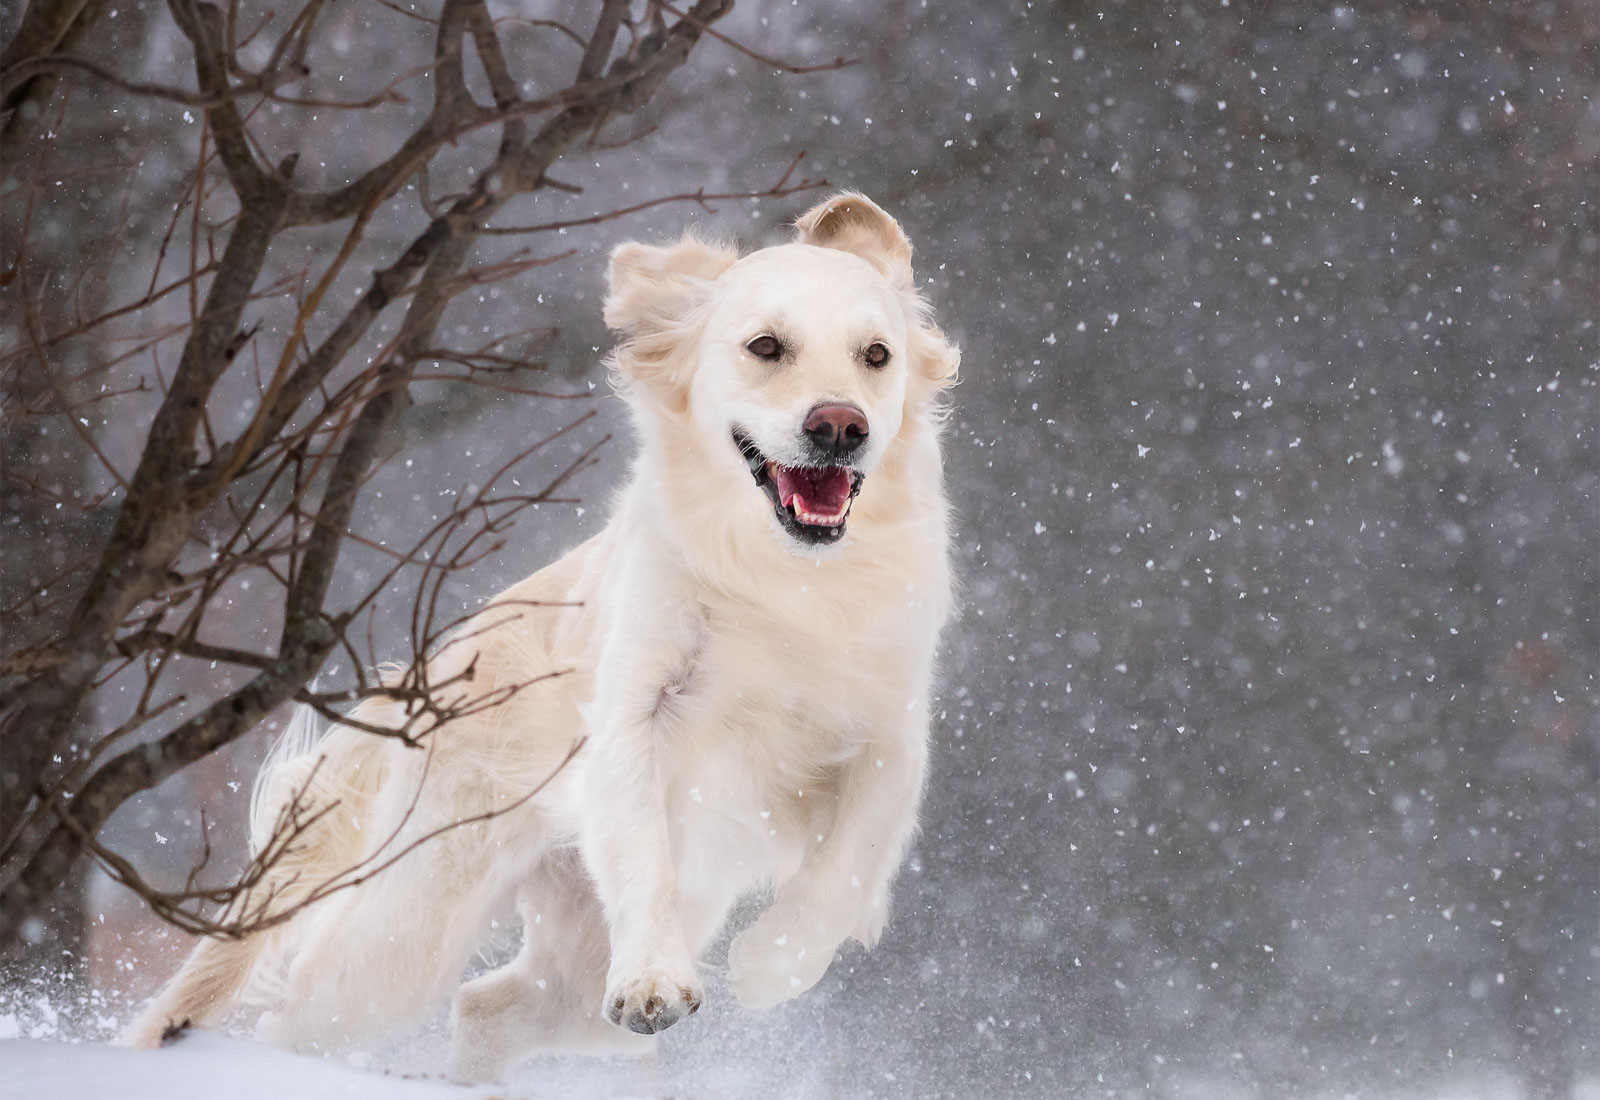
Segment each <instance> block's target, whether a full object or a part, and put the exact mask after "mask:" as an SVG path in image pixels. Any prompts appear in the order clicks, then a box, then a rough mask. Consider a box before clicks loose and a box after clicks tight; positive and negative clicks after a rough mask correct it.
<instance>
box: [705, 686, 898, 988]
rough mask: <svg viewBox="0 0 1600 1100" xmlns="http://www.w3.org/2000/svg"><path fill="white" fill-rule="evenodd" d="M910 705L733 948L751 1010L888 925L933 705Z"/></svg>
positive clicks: (809, 981) (866, 757)
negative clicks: (851, 941) (825, 829)
mask: <svg viewBox="0 0 1600 1100" xmlns="http://www.w3.org/2000/svg"><path fill="white" fill-rule="evenodd" d="M909 710H910V714H909V717H910V719H911V721H910V722H908V723H907V725H906V726H904V727H902V728H900V729H898V730H896V731H895V733H893V734H891V735H889V736H887V737H885V738H882V739H879V740H875V741H873V742H871V743H869V744H868V745H867V746H866V748H865V749H864V751H863V752H862V753H861V754H860V755H859V756H858V757H857V758H856V759H854V760H853V761H851V762H850V763H849V764H847V765H846V766H845V767H844V769H843V771H842V773H841V774H840V777H839V793H838V810H837V813H836V816H835V819H834V823H833V829H832V831H831V832H830V833H827V834H824V836H823V840H822V843H821V844H820V845H818V847H817V849H816V850H815V851H814V852H813V853H812V854H811V855H810V856H809V857H808V858H807V859H806V861H805V862H804V863H803V864H801V866H800V869H799V871H797V872H796V873H795V875H794V877H793V878H791V879H789V881H787V882H785V883H784V884H783V885H782V886H781V887H780V888H779V890H778V895H777V897H776V898H775V899H774V900H773V903H772V907H771V908H770V909H768V910H767V911H766V912H765V913H763V914H762V915H761V917H760V918H759V919H757V920H756V922H755V923H754V924H752V925H751V926H750V927H749V928H747V929H745V931H743V932H741V933H740V934H739V935H738V936H737V937H735V939H734V941H733V944H732V945H731V946H730V947H729V949H728V971H729V976H730V977H731V979H732V981H733V988H734V993H735V995H736V996H737V997H738V998H739V1003H740V1004H742V1005H744V1006H745V1007H747V1008H768V1007H771V1006H772V1005H775V1004H778V1003H779V1002H781V1001H786V1000H788V999H789V998H791V997H796V996H799V995H800V994H801V993H803V992H805V991H806V990H807V989H810V988H811V987H812V986H813V985H815V984H816V983H817V982H818V981H819V980H820V979H821V978H822V975H823V974H824V973H826V972H827V969H828V964H829V963H831V962H832V961H833V955H834V952H835V951H836V950H837V949H838V947H839V945H840V944H841V943H843V942H844V941H845V940H846V939H847V938H849V937H852V936H853V937H855V938H856V939H859V940H860V941H861V942H862V943H864V944H865V945H867V946H868V947H871V946H872V944H873V943H874V942H876V940H877V938H878V934H879V933H880V932H881V931H882V930H883V923H884V920H885V919H886V916H887V914H888V904H889V886H890V883H891V881H892V880H893V878H894V873H895V870H896V869H897V868H898V867H899V866H900V860H901V858H902V857H903V856H904V854H905V849H906V845H907V844H908V843H909V842H910V840H911V836H912V834H913V832H915V830H916V823H917V802H918V800H919V799H920V797H921V794H922V783H923V777H924V775H925V774H926V772H927V759H928V741H927V728H928V727H927V710H926V707H925V705H922V704H915V705H913V706H912V707H911V708H909Z"/></svg>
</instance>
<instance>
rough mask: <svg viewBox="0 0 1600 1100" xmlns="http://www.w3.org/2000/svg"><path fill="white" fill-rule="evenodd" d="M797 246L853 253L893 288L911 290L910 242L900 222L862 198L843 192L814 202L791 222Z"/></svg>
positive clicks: (867, 199) (861, 196)
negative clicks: (814, 203) (810, 245)
mask: <svg viewBox="0 0 1600 1100" xmlns="http://www.w3.org/2000/svg"><path fill="white" fill-rule="evenodd" d="M794 224H795V228H796V229H797V230H799V233H800V243H801V244H814V245H820V246H821V247H823V248H837V249H840V250H842V251H845V252H853V253H855V254H856V255H857V256H860V257H861V258H862V259H864V260H866V261H868V262H869V263H871V264H872V266H874V267H876V268H877V269H878V270H879V271H881V272H883V274H884V277H885V278H887V279H888V280H889V281H890V282H891V283H893V284H894V285H895V286H897V287H900V288H902V289H907V290H909V289H910V288H911V241H910V240H909V239H908V238H907V237H906V235H905V231H904V230H903V229H901V228H900V223H899V222H897V221H895V220H894V219H893V218H891V217H890V216H889V215H888V214H885V213H884V212H883V208H882V207H880V206H879V205H878V204H877V203H875V202H873V201H872V200H871V199H869V198H867V197H866V196H865V195H858V194H855V193H854V192H850V191H846V192H844V193H843V194H839V195H835V196H834V197H833V198H831V199H828V200H826V201H824V202H820V203H818V204H817V205H816V206H813V207H812V208H811V209H810V210H807V211H806V212H805V213H804V214H802V215H800V220H799V221H797V222H795V223H794Z"/></svg>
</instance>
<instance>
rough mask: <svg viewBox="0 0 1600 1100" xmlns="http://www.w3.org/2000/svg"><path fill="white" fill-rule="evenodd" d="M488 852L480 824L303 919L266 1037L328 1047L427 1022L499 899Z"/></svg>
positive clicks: (427, 846)
mask: <svg viewBox="0 0 1600 1100" xmlns="http://www.w3.org/2000/svg"><path fill="white" fill-rule="evenodd" d="M404 843H407V841H406V840H405V839H402V840H400V841H398V842H397V847H398V846H403V845H404ZM485 847H486V845H485V830H484V828H483V826H479V825H474V826H466V827H463V828H460V829H456V830H452V831H449V832H445V833H442V834H440V835H438V836H434V837H431V838H429V839H427V840H426V841H425V842H423V843H422V844H420V845H419V846H418V847H417V848H416V849H414V850H413V851H411V852H409V853H407V854H406V855H405V856H404V857H403V858H401V859H400V860H399V861H398V862H397V863H396V864H395V865H393V866H391V867H387V868H385V869H383V870H381V871H379V872H378V873H377V874H375V875H374V876H373V877H372V878H371V879H368V880H367V881H365V882H363V883H361V884H360V885H359V886H356V887H353V888H352V889H349V890H346V891H343V892H341V893H339V894H336V895H334V896H331V897H329V898H326V899H325V900H323V901H322V902H320V903H319V904H318V905H317V906H316V907H315V908H313V909H312V910H311V911H310V912H308V913H307V914H305V918H304V919H305V920H306V927H305V929H304V931H303V932H302V933H301V935H300V938H299V940H298V942H297V944H296V950H295V953H294V956H293V958H292V960H291V962H290V964H289V972H288V977H287V980H286V982H285V985H284V1003H283V1008H282V1010H281V1011H280V1012H278V1013H276V1014H274V1016H273V1017H272V1018H271V1019H270V1020H264V1027H263V1030H262V1036H261V1037H262V1038H264V1039H267V1040H269V1041H271V1042H274V1043H276V1044H278V1045H283V1046H287V1047H290V1048H293V1049H297V1050H332V1049H339V1048H342V1047H346V1046H349V1045H350V1044H352V1043H355V1042H358V1041H360V1040H363V1039H367V1038H370V1037H373V1036H376V1035H379V1034H382V1033H383V1032H385V1031H386V1030H388V1029H389V1028H391V1027H393V1026H396V1025H400V1024H403V1023H408V1022H414V1021H416V1020H417V1019H419V1018H420V1017H421V1016H423V1015H424V1014H425V1013H426V1011H427V1009H428V1008H429V1007H430V1005H431V1004H433V1003H435V1002H437V1001H439V1000H441V999H443V997H444V996H445V994H446V993H447V992H448V990H449V989H450V987H451V986H452V985H453V984H454V983H455V982H456V981H457V980H458V979H459V977H460V974H461V971H462V969H463V968H464V967H465V966H466V963H467V960H468V959H469V958H470V957H471V955H472V952H473V950H474V949H475V948H476V946H477V943H478V938H479V935H480V933H481V931H482V928H483V923H484V920H485V918H486V915H487V913H488V910H489V909H490V907H491V906H492V905H493V904H494V903H495V901H496V900H497V899H498V897H499V896H501V894H502V888H501V884H500V879H499V876H497V875H496V874H494V873H493V871H492V869H491V865H492V863H493V859H492V856H491V855H490V853H489V852H486V851H485ZM379 858H380V859H381V858H382V857H381V856H380V857H379Z"/></svg>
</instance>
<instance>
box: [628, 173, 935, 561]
mask: <svg viewBox="0 0 1600 1100" xmlns="http://www.w3.org/2000/svg"><path fill="white" fill-rule="evenodd" d="M796 228H797V239H796V241H795V242H794V243H792V244H785V245H779V246H777V247H773V248H764V249H761V250H760V251H757V252H753V253H751V254H749V255H747V256H744V257H743V258H741V257H739V255H738V254H737V253H736V252H735V251H733V250H732V249H729V248H726V247H721V246H717V245H712V244H708V243H706V242H704V241H701V240H699V239H698V238H695V237H693V236H686V237H685V238H683V239H682V240H681V241H679V242H678V243H676V244H673V245H668V246H652V245H643V244H636V243H632V244H625V245H622V246H621V247H619V248H618V249H617V250H616V251H615V252H613V253H612V256H611V270H610V281H611V289H610V295H609V297H608V298H607V301H606V323H607V324H608V325H610V326H611V327H612V328H614V329H618V330H619V331H621V332H622V334H623V337H624V339H623V343H622V345H621V346H620V347H619V348H618V350H617V353H616V356H615V361H614V362H615V367H616V373H617V375H618V378H619V381H620V383H621V388H622V390H623V392H624V393H625V394H627V395H628V396H629V398H630V400H631V401H632V403H633V405H634V406H635V409H636V410H637V411H638V412H639V414H640V415H641V417H645V418H649V417H656V418H659V419H662V420H665V421H669V422H671V424H672V426H673V427H674V428H675V429H677V430H679V431H682V432H686V433H688V436H689V440H680V443H684V442H691V441H692V443H693V445H696V446H698V447H700V448H702V449H704V450H705V451H706V452H707V455H708V459H709V461H710V462H712V463H713V464H715V465H719V466H722V467H725V468H726V469H729V470H738V471H740V472H741V476H742V477H743V478H745V479H748V481H753V482H754V484H755V486H756V487H757V488H758V489H759V490H760V491H761V492H763V493H765V495H766V498H767V502H768V503H769V504H770V508H771V513H772V515H773V517H774V519H775V520H776V523H777V526H778V527H779V528H780V529H781V531H782V532H783V537H784V538H786V539H787V540H789V541H790V542H791V545H795V546H807V547H816V546H829V545H832V544H834V543H837V542H838V541H839V540H840V539H842V538H843V537H844V534H845V529H846V524H847V521H848V518H849V514H850V509H851V503H852V501H853V500H854V499H855V497H856V495H857V494H858V493H861V492H863V491H867V492H870V491H871V490H870V488H867V486H868V483H869V482H870V479H871V476H872V474H873V472H874V470H876V469H877V468H879V466H880V465H881V464H882V463H883V461H884V457H885V455H886V454H888V453H889V451H890V450H891V448H892V447H893V446H894V443H895V440H896V438H897V437H898V436H900V434H901V433H902V431H903V430H905V428H906V425H907V423H908V421H914V422H919V423H920V422H921V421H924V420H926V419H928V418H929V416H930V415H931V412H930V410H931V406H932V403H933V400H934V397H935V396H936V394H937V392H938V391H939V390H941V389H943V388H944V387H945V386H948V385H949V384H950V383H951V382H953V381H954V377H955V372H956V367H957V364H958V363H959V361H960V356H959V353H958V352H957V351H956V349H955V348H954V347H952V346H950V345H949V344H947V343H946V342H945V339H944V337H943V335H942V334H941V333H940V332H939V330H938V329H937V328H935V327H934V326H933V325H932V323H931V322H930V321H929V319H928V316H927V308H926V304H925V303H924V302H923V300H922V298H921V297H920V296H919V295H918V294H917V292H916V289H915V286H914V284H913V280H912V273H911V242H910V241H908V240H907V239H906V236H905V233H904V232H902V230H901V229H900V226H899V224H898V223H896V222H895V220H894V219H893V218H891V217H890V216H889V215H888V214H886V213H884V212H883V211H882V210H881V209H879V208H878V207H877V206H876V205H875V204H874V203H872V202H871V201H870V200H868V199H866V198H863V197H862V196H860V195H854V194H844V195H839V196H836V197H834V198H832V199H829V200H828V201H826V202H823V203H821V204H819V205H818V206H816V207H814V208H812V209H811V210H810V211H808V212H807V213H806V214H805V215H804V216H802V217H801V218H800V220H799V221H798V222H797V223H796Z"/></svg>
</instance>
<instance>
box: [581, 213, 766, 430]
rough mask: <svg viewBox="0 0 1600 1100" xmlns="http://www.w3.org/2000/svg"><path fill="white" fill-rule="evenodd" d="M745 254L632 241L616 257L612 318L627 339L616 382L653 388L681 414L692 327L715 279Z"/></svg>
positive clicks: (695, 243) (610, 275)
mask: <svg viewBox="0 0 1600 1100" xmlns="http://www.w3.org/2000/svg"><path fill="white" fill-rule="evenodd" d="M738 258H739V254H738V253H737V252H736V251H734V250H733V249H732V248H728V247H726V246H723V245H717V244H711V243H708V242H706V241H703V240H701V239H700V238H698V237H696V236H694V235H693V234H692V233H690V234H685V235H684V237H683V238H682V239H681V240H679V241H678V242H677V243H676V244H669V245H650V244H639V243H637V242H629V243H627V244H622V245H618V246H617V247H616V249H615V250H614V251H613V252H612V253H611V265H610V268H609V269H608V271H607V280H608V282H609V289H608V290H607V292H606V309H605V318H606V326H607V327H608V328H612V329H616V330H617V331H618V332H620V333H622V343H621V344H620V345H619V346H618V347H617V350H616V352H615V353H614V354H613V355H612V357H611V366H612V371H613V373H612V378H613V380H614V382H615V383H616V384H617V386H618V389H619V390H621V391H623V392H626V391H627V390H628V388H629V387H630V386H631V385H633V384H640V385H643V386H646V387H648V388H649V389H650V390H651V391H652V392H653V393H655V395H656V403H657V405H658V406H660V407H668V408H675V409H676V408H682V407H684V403H685V401H686V400H687V389H688V387H687V382H688V379H689V377H690V375H691V374H692V372H693V365H694V364H693V361H692V356H691V355H690V354H689V352H690V350H691V349H690V347H689V343H690V340H689V324H688V322H689V321H690V320H691V319H692V318H693V317H694V315H695V313H696V311H697V309H698V307H699V306H700V304H701V303H702V302H704V301H705V300H706V296H707V288H708V286H709V284H710V282H711V280H713V279H715V278H716V277H717V276H718V275H721V274H722V273H723V272H724V271H726V270H728V268H729V267H731V266H733V263H734V261H735V260H737V259H738Z"/></svg>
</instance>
